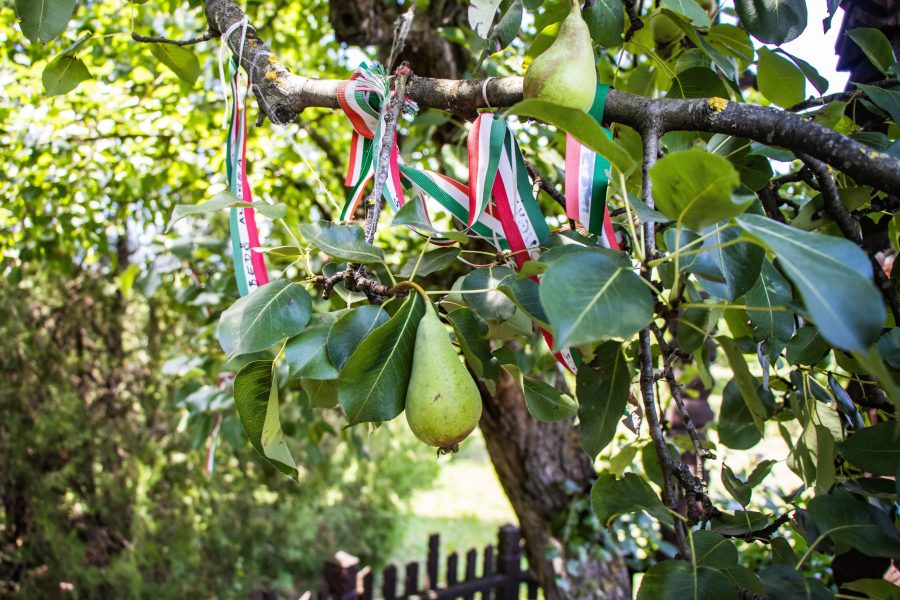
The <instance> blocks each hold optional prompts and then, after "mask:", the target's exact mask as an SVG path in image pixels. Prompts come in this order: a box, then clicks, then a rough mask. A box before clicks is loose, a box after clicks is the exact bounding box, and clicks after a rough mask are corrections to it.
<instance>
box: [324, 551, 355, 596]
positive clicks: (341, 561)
mask: <svg viewBox="0 0 900 600" xmlns="http://www.w3.org/2000/svg"><path fill="white" fill-rule="evenodd" d="M358 572H359V559H358V558H356V557H355V556H353V555H352V554H347V553H346V552H338V553H337V554H335V555H334V556H333V557H332V558H329V559H328V560H327V561H325V567H324V569H323V573H322V574H323V575H324V577H325V586H326V588H327V590H328V598H329V599H330V600H357V599H358V598H359V593H358V592H357V589H356V575H357V573H358Z"/></svg>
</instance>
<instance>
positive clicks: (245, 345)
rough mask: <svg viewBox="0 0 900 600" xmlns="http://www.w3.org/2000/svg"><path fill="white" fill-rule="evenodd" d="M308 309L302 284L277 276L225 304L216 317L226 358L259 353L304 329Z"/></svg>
mask: <svg viewBox="0 0 900 600" xmlns="http://www.w3.org/2000/svg"><path fill="white" fill-rule="evenodd" d="M311 312H312V302H311V300H310V298H309V294H308V293H307V292H306V290H305V289H304V288H303V286H302V285H299V284H296V283H294V282H292V281H289V280H287V279H283V278H282V279H276V280H275V281H272V282H270V283H267V284H265V285H262V286H260V287H258V288H256V289H255V290H253V291H252V292H250V293H249V294H248V295H246V296H244V297H243V298H241V299H240V300H238V301H237V302H235V303H234V304H232V305H231V306H230V307H228V308H227V309H226V310H225V312H223V313H222V316H221V317H219V325H218V327H217V328H216V337H217V338H218V340H219V344H220V345H221V346H222V349H223V350H224V351H225V353H226V354H228V356H229V357H234V356H239V355H241V354H250V353H251V352H260V351H262V350H266V349H268V348H270V347H271V346H272V345H273V344H276V343H278V342H280V341H282V340H284V339H285V338H289V337H292V336H295V335H297V334H298V333H300V332H301V331H303V328H304V327H306V324H307V323H309V318H310V314H311Z"/></svg>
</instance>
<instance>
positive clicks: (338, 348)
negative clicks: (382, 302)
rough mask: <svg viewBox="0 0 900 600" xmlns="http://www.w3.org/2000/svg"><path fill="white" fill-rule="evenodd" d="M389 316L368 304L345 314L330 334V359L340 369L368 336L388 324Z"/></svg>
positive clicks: (334, 325)
mask: <svg viewBox="0 0 900 600" xmlns="http://www.w3.org/2000/svg"><path fill="white" fill-rule="evenodd" d="M388 318H389V317H388V314H387V312H385V310H384V309H383V308H381V307H380V306H373V305H371V304H366V305H365V306H360V307H359V308H354V309H352V310H350V311H348V312H347V313H346V314H343V315H341V316H340V318H338V320H337V321H335V322H334V324H333V325H332V326H331V330H330V331H329V332H328V340H327V345H326V348H327V350H328V358H329V359H330V360H331V362H332V364H334V366H336V367H337V368H338V369H341V368H343V366H344V363H346V362H347V359H348V358H350V355H351V354H353V351H354V350H356V347H357V346H359V343H360V342H361V341H363V340H364V339H365V338H366V336H368V335H369V334H370V333H371V332H373V331H375V329H377V328H378V327H381V326H382V325H384V324H385V323H387V322H388Z"/></svg>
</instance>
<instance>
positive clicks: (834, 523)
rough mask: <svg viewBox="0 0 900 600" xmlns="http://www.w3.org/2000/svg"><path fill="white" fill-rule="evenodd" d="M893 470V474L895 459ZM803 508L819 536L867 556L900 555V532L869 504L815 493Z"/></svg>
mask: <svg viewBox="0 0 900 600" xmlns="http://www.w3.org/2000/svg"><path fill="white" fill-rule="evenodd" d="M892 425H893V424H892ZM894 469H895V470H894V474H895V475H896V461H895V463H894ZM807 510H808V511H809V514H810V515H811V516H812V518H813V520H814V521H815V523H816V526H817V527H818V528H819V531H820V532H821V533H822V534H823V535H828V536H830V537H831V538H832V539H834V540H836V541H838V542H842V543H844V544H847V545H850V546H852V547H854V548H856V549H857V550H859V551H860V552H862V553H863V554H868V555H869V556H884V557H886V558H893V557H896V556H898V555H900V533H897V529H896V527H894V524H893V523H892V522H891V518H890V516H889V515H888V514H887V513H886V512H884V511H883V510H881V509H880V508H878V507H876V506H874V505H872V504H869V503H867V502H861V501H858V500H855V499H853V497H852V496H850V495H849V494H847V493H846V492H843V493H839V494H838V493H835V494H829V495H820V496H816V497H815V498H813V499H812V500H810V502H809V507H808V509H807Z"/></svg>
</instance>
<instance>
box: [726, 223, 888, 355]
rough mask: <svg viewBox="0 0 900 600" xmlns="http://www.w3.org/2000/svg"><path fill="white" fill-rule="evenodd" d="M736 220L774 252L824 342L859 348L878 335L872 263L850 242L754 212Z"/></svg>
mask: <svg viewBox="0 0 900 600" xmlns="http://www.w3.org/2000/svg"><path fill="white" fill-rule="evenodd" d="M737 223H738V225H740V226H741V227H742V228H743V229H744V231H745V232H746V233H748V234H750V236H751V237H753V238H754V239H756V240H758V241H759V242H761V243H762V244H764V245H765V246H766V247H768V248H769V249H770V250H771V251H772V252H773V253H774V254H775V256H776V258H778V260H779V264H780V265H781V267H782V269H783V270H784V272H785V274H786V275H787V276H788V278H789V279H790V280H791V281H792V282H793V284H794V285H795V286H796V287H797V290H798V291H799V292H800V296H801V297H802V298H803V303H804V304H805V306H806V309H807V311H809V315H810V317H811V318H812V320H813V321H815V323H816V326H817V327H818V328H819V331H821V332H822V335H823V336H824V337H825V339H826V340H827V341H828V342H829V343H831V344H832V345H834V346H837V347H838V348H842V349H846V350H856V351H863V350H865V349H867V348H868V347H869V346H870V345H871V344H873V343H874V342H875V340H877V339H878V337H879V336H880V335H881V328H882V325H883V324H884V320H885V311H884V304H883V302H882V298H881V294H880V293H879V292H878V290H877V289H876V288H875V286H874V285H873V283H872V265H871V263H870V262H869V259H868V258H867V257H866V255H865V253H864V252H863V251H862V250H860V249H859V247H858V246H857V245H856V244H854V243H853V242H850V241H848V240H845V239H843V238H837V237H832V236H826V235H820V234H817V233H811V232H806V231H800V230H799V229H796V228H794V227H791V226H789V225H785V224H783V223H779V222H777V221H774V220H772V219H768V218H766V217H762V216H759V215H743V216H740V217H738V218H737Z"/></svg>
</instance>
